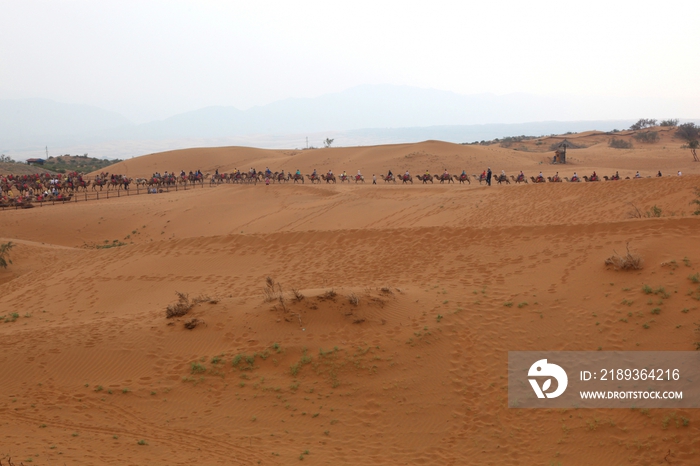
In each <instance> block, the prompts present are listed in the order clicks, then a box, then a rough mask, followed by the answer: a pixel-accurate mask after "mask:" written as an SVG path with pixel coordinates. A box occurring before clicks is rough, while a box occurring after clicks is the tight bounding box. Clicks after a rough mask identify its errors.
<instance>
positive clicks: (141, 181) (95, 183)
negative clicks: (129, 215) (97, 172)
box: [92, 178, 148, 191]
mask: <svg viewBox="0 0 700 466" xmlns="http://www.w3.org/2000/svg"><path fill="white" fill-rule="evenodd" d="M134 183H136V186H142V187H144V188H145V187H146V183H148V180H147V179H146V178H136V179H135V180H134ZM105 184H106V182H105V180H100V179H98V178H95V180H94V181H93V182H92V190H93V191H96V189H95V188H96V187H97V186H99V187H100V191H102V186H104V185H105Z"/></svg>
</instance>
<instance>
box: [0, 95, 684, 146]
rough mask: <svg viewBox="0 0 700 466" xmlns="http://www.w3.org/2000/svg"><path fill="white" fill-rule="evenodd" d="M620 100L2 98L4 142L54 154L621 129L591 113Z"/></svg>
mask: <svg viewBox="0 0 700 466" xmlns="http://www.w3.org/2000/svg"><path fill="white" fill-rule="evenodd" d="M616 103H617V104H621V101H618V102H612V101H610V100H609V99H608V100H606V101H601V100H600V99H598V100H596V99H591V98H585V99H584V98H580V99H576V98H572V97H554V96H536V95H530V94H508V95H503V96H497V95H493V94H480V95H460V94H456V93H453V92H448V91H440V90H435V89H420V88H415V87H408V86H393V85H363V86H358V87H355V88H351V89H348V90H346V91H343V92H338V93H333V94H326V95H323V96H320V97H316V98H304V99H286V100H281V101H278V102H274V103H271V104H269V105H265V106H260V107H253V108H250V109H248V110H239V109H237V108H234V107H206V108H202V109H199V110H194V111H191V112H186V113H182V114H179V115H175V116H173V117H170V118H167V119H164V120H160V121H153V122H149V123H143V124H134V123H132V122H130V121H129V120H128V119H127V118H125V117H123V116H121V115H119V114H117V113H114V112H110V111H107V110H104V109H101V108H97V107H91V106H87V105H73V104H62V103H58V102H54V101H51V100H47V99H21V100H0V151H1V152H2V153H5V154H8V155H13V154H14V155H15V158H18V159H22V158H27V157H30V156H36V155H38V153H37V151H38V150H39V149H43V148H44V147H45V146H47V145H48V146H49V148H50V151H51V153H52V155H58V154H60V153H73V152H75V153H81V154H82V153H85V152H88V151H90V152H91V154H90V155H96V156H105V157H121V158H124V157H129V156H134V155H141V154H143V153H144V152H140V151H144V150H145V151H158V150H167V149H172V148H176V147H193V146H197V145H229V144H237V145H255V146H259V147H271V148H272V147H291V148H293V147H303V146H304V144H305V137H306V136H309V137H310V138H311V141H312V142H311V143H312V144H314V145H319V144H320V141H321V140H322V139H323V138H325V137H331V138H334V139H335V143H336V145H358V144H363V145H368V144H379V143H394V142H415V141H420V140H425V139H441V140H446V141H451V142H472V141H475V140H482V139H493V138H496V137H503V136H513V135H520V134H527V135H541V134H552V133H563V132H567V131H584V130H592V129H598V130H611V129H614V128H618V129H623V128H625V127H628V126H629V125H630V124H631V123H632V122H633V121H634V120H631V119H620V120H612V121H610V120H602V119H600V118H598V119H595V118H596V116H599V115H600V116H602V115H609V114H610V108H615V105H616ZM623 108H628V110H625V111H624V112H622V111H619V112H620V114H623V113H624V114H625V115H626V116H627V115H630V114H631V115H637V113H638V112H641V113H639V116H640V117H658V118H666V117H676V116H677V115H647V114H646V113H644V112H643V108H644V105H643V103H639V105H636V104H635V103H634V102H632V103H630V102H628V103H627V104H626V107H623ZM582 115H583V116H591V117H589V118H582V117H581V116H582ZM635 120H636V119H635ZM523 122H540V123H523ZM302 141H304V143H302ZM314 141H316V142H314ZM56 151H58V152H56ZM95 151H97V152H98V153H95ZM133 151H137V152H136V153H134V152H133ZM31 154H34V155H31Z"/></svg>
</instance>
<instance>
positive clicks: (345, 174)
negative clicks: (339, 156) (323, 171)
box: [341, 170, 348, 179]
mask: <svg viewBox="0 0 700 466" xmlns="http://www.w3.org/2000/svg"><path fill="white" fill-rule="evenodd" d="M341 176H342V177H343V179H347V178H348V174H347V173H345V170H343V174H342V175H341Z"/></svg>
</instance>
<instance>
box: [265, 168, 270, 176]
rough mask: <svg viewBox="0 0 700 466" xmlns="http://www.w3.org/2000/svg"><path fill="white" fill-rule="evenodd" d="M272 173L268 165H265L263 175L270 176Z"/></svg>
mask: <svg viewBox="0 0 700 466" xmlns="http://www.w3.org/2000/svg"><path fill="white" fill-rule="evenodd" d="M271 174H272V170H270V167H265V175H267V176H270V175H271Z"/></svg>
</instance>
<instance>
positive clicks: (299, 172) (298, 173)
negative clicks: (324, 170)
mask: <svg viewBox="0 0 700 466" xmlns="http://www.w3.org/2000/svg"><path fill="white" fill-rule="evenodd" d="M315 174H316V169H314V175H315ZM296 175H297V176H299V175H301V171H299V169H298V168H297V172H296Z"/></svg>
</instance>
